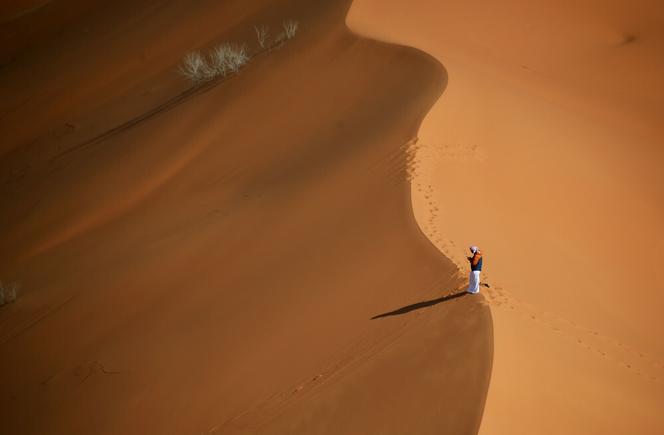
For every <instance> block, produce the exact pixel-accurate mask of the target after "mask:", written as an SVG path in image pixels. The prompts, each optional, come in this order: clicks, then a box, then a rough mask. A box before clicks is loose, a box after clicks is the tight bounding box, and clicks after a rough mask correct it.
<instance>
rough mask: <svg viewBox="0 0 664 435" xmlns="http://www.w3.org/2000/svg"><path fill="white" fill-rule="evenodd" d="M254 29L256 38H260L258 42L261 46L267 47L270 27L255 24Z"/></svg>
mask: <svg viewBox="0 0 664 435" xmlns="http://www.w3.org/2000/svg"><path fill="white" fill-rule="evenodd" d="M254 31H255V32H256V39H258V44H259V45H260V46H261V48H265V43H266V42H267V38H268V35H269V34H270V28H269V27H267V26H261V27H256V26H254Z"/></svg>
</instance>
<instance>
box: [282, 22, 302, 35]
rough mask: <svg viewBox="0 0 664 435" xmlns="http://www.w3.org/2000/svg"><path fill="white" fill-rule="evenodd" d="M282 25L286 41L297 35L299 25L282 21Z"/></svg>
mask: <svg viewBox="0 0 664 435" xmlns="http://www.w3.org/2000/svg"><path fill="white" fill-rule="evenodd" d="M282 25H283V27H284V34H285V36H286V39H293V37H294V36H295V34H296V33H297V30H298V28H299V27H300V23H298V22H297V21H295V20H287V21H284V22H283V24H282Z"/></svg>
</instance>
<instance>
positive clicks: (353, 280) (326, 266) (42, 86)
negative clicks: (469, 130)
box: [0, 0, 493, 435]
mask: <svg viewBox="0 0 664 435" xmlns="http://www.w3.org/2000/svg"><path fill="white" fill-rule="evenodd" d="M33 3H34V2H25V4H26V7H25V10H28V9H30V8H33V7H35V6H36V3H35V4H33ZM88 3H89V2H76V1H71V2H51V3H48V4H45V5H43V6H42V7H40V8H36V9H34V10H30V11H29V13H25V14H22V13H21V10H15V9H16V8H13V9H12V10H11V11H8V12H7V13H5V14H2V15H0V16H3V17H6V16H11V17H16V18H14V19H12V20H11V21H10V22H9V23H8V25H7V26H3V28H2V29H1V30H0V35H1V36H2V39H1V40H2V41H3V42H2V44H3V45H2V46H1V47H0V57H1V61H2V64H3V65H4V67H3V69H2V71H1V72H0V128H1V129H2V131H3V136H4V138H5V140H3V141H2V145H1V146H2V149H0V155H1V157H0V169H1V172H0V173H1V174H2V176H3V179H2V180H1V183H2V184H1V185H0V188H1V189H2V197H3V201H2V203H1V204H0V246H1V248H2V249H0V278H1V279H7V280H14V279H15V280H20V281H21V283H22V291H21V293H20V294H19V298H18V300H17V301H16V303H14V304H11V305H8V306H5V307H2V308H1V309H0V347H1V349H2V350H1V351H2V355H3V357H2V358H1V359H0V385H2V388H1V389H0V419H1V420H2V430H3V431H6V432H7V433H12V434H40V435H41V434H45V433H48V434H91V433H95V434H118V433H122V434H147V433H177V434H197V433H223V434H236V433H237V434H246V433H266V434H271V433H275V434H276V433H302V434H316V433H321V434H322V433H330V434H338V433H344V434H351V433H357V434H368V433H385V434H386V433H394V434H403V433H417V434H426V433H431V434H433V433H440V432H441V430H446V431H447V432H449V433H454V434H474V433H476V432H477V430H478V427H479V424H480V420H481V415H482V408H483V404H484V400H485V396H486V392H487V388H488V382H489V376H490V370H491V363H492V351H493V343H492V340H493V336H492V333H493V331H492V321H491V316H490V312H489V309H488V307H487V306H486V304H485V303H484V299H483V298H482V297H481V296H480V297H466V298H456V299H450V300H446V301H445V302H444V303H432V304H430V305H427V306H421V307H418V308H419V309H417V310H411V311H409V312H404V313H403V314H402V315H399V316H387V317H384V318H381V319H380V320H379V321H378V320H371V317H373V316H376V315H377V314H379V313H385V312H388V311H390V310H394V309H395V308H396V307H402V306H405V305H408V304H411V303H412V302H413V301H423V300H432V299H436V298H440V296H441V295H444V294H448V293H449V292H450V291H452V290H453V289H458V288H459V286H460V285H461V280H460V279H459V278H458V275H457V274H456V271H457V269H456V267H455V266H454V264H453V263H452V262H451V261H450V260H449V259H447V258H446V257H445V256H444V255H442V254H441V253H440V252H439V251H438V250H437V249H436V248H435V247H434V246H433V245H432V244H431V243H430V242H429V240H428V239H427V238H426V236H425V235H424V234H422V232H421V231H420V229H419V227H418V225H417V223H416V221H415V219H414V216H413V213H412V209H411V198H410V183H409V180H408V177H409V170H410V166H409V164H410V161H409V155H410V154H409V153H410V146H411V145H412V144H413V143H415V142H414V141H413V140H412V139H413V138H414V137H415V135H416V132H417V130H418V128H419V125H420V122H421V119H422V118H423V116H424V115H425V114H426V113H427V111H428V110H429V109H430V108H431V105H432V104H433V103H434V102H435V101H436V99H437V98H438V97H439V96H440V94H441V93H442V91H443V89H444V86H445V83H446V73H445V71H444V70H443V69H442V67H441V66H440V64H439V63H438V62H436V61H435V60H434V59H432V58H431V57H429V56H426V55H424V54H423V53H421V52H418V51H416V50H414V49H410V48H405V47H398V46H393V45H387V44H383V43H377V42H374V41H371V40H367V39H364V38H359V37H357V36H354V35H352V34H351V33H350V32H349V31H348V30H347V29H346V27H345V24H344V19H345V15H346V12H347V9H348V7H349V2H347V1H331V2H323V3H322V4H319V3H318V2H309V1H304V0H301V1H259V0H254V1H249V2H218V1H211V0H210V1H200V2H193V3H192V2H185V1H176V2H168V3H166V4H164V3H163V2H157V1H154V2H153V1H147V0H146V1H139V2H137V1H131V2H130V1H119V2H113V4H108V5H106V6H100V5H94V4H93V5H90V4H88ZM314 3H315V4H314ZM77 8H80V9H77ZM290 18H294V19H297V20H299V21H300V29H301V30H300V32H299V34H298V35H297V37H296V38H295V39H293V40H291V41H288V43H287V44H285V45H284V46H283V47H282V48H280V49H278V50H274V51H273V52H271V53H268V54H266V55H264V56H260V57H257V58H256V59H254V60H252V62H251V63H250V64H249V65H248V66H247V67H246V68H244V69H243V70H242V71H241V72H240V74H239V75H237V76H235V77H233V78H232V79H230V80H228V81H225V82H224V83H221V84H219V85H218V86H214V87H212V88H210V89H209V90H207V91H206V92H201V93H199V94H197V95H195V96H193V97H192V98H188V99H186V101H183V102H181V103H178V104H175V105H173V106H172V107H170V106H169V110H166V111H163V112H159V113H157V114H155V115H154V116H152V115H151V116H145V114H146V113H151V111H152V110H154V108H155V107H160V106H161V105H164V104H169V103H168V102H169V101H171V100H172V99H173V98H174V97H176V96H178V95H181V94H183V93H185V92H187V84H186V83H185V81H184V80H183V79H182V78H181V77H179V76H178V75H177V74H176V73H175V69H176V66H177V64H178V62H179V60H180V59H181V58H182V56H183V55H184V54H185V53H187V52H189V51H191V50H194V49H202V48H206V47H209V46H210V45H212V44H214V43H218V42H221V41H246V42H248V43H250V44H253V46H255V45H256V44H255V42H254V41H255V39H254V36H253V26H254V25H261V24H267V25H269V26H270V27H271V28H272V29H273V31H274V32H275V33H276V32H277V29H278V28H279V26H280V23H281V21H282V20H285V19H290ZM17 47H18V48H17ZM254 48H255V47H254ZM132 120H139V121H140V122H132ZM118 126H129V127H128V128H121V129H117V127H118ZM114 129H115V130H114ZM109 131H113V134H106V133H107V132H109ZM95 138H100V139H96V140H92V139H95ZM409 144H410V145H409ZM56 157H57V158H56ZM440 302H442V301H440Z"/></svg>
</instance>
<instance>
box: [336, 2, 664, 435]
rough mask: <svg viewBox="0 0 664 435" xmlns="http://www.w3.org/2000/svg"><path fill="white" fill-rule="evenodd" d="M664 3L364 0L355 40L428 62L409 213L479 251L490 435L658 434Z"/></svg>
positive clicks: (448, 250)
mask: <svg viewBox="0 0 664 435" xmlns="http://www.w3.org/2000/svg"><path fill="white" fill-rule="evenodd" d="M663 22H664V9H663V8H662V7H661V5H660V4H659V3H658V2H654V1H638V2H609V3H606V2H599V1H592V0H588V1H581V2H568V1H562V2H548V3H546V4H542V3H533V2H525V1H508V2H500V3H499V2H493V3H491V2H480V1H471V2H447V1H446V2H432V1H426V0H419V1H415V2H402V1H373V0H359V1H356V2H354V3H353V8H352V9H351V11H350V13H349V17H348V23H349V26H350V27H351V29H353V30H354V31H357V32H359V33H361V34H364V35H367V36H369V37H372V38H377V39H382V40H386V41H390V42H395V43H404V44H408V45H412V46H414V47H416V48H419V49H422V50H424V51H426V52H428V53H430V54H432V55H433V56H435V57H436V58H437V59H438V60H439V61H440V62H441V63H442V64H443V65H444V66H445V68H446V70H447V71H448V75H449V82H448V86H447V88H446V90H445V93H444V94H443V96H442V98H441V99H440V100H439V101H438V103H437V104H436V105H435V106H434V107H433V109H432V111H431V112H430V113H429V114H428V115H427V118H426V119H425V121H424V123H423V125H422V128H421V129H420V133H419V137H420V141H419V142H418V149H417V154H416V156H415V158H414V166H416V170H415V171H414V174H415V176H414V180H413V204H414V209H415V214H416V217H417V220H418V222H419V223H420V226H421V227H422V228H423V230H424V231H425V232H426V233H427V235H428V236H429V238H430V239H431V240H432V241H433V242H434V243H436V245H437V246H438V247H439V249H440V250H441V251H442V252H444V253H445V254H446V255H447V256H448V257H450V258H452V259H453V260H455V262H457V263H458V264H459V265H463V262H464V260H463V256H464V255H465V252H464V250H465V249H466V248H465V247H466V246H468V244H469V243H475V244H478V245H480V247H482V248H483V250H484V253H485V256H486V265H487V267H486V273H485V278H486V280H487V281H488V282H490V283H491V284H492V288H491V289H490V290H488V291H486V294H487V296H488V298H489V299H490V302H491V307H492V313H493V315H494V322H495V325H494V326H495V339H496V341H495V361H494V370H493V373H492V381H491V386H490V389H489V395H488V399H487V405H486V412H485V415H484V419H483V423H482V429H481V431H480V433H486V434H493V433H500V434H503V433H504V434H521V433H538V434H548V433H551V434H560V433H565V434H575V433H578V434H589V433H602V434H613V433H615V434H618V433H620V434H622V433H640V434H658V433H662V432H663V431H664V417H663V414H662V412H661V410H662V409H664V389H663V388H662V382H663V381H664V347H663V342H662V340H661V335H662V332H664V323H662V318H661V315H660V314H659V311H660V310H661V307H662V304H663V302H664V296H662V295H664V291H663V290H664V287H663V286H662V283H661V282H660V280H659V279H658V278H657V277H656V273H657V271H658V270H659V269H660V266H659V265H660V264H661V263H662V260H664V258H663V254H662V252H663V251H662V249H661V247H662V246H663V244H664V231H662V230H661V223H662V222H663V221H664V219H663V218H664V209H663V208H662V204H664V201H663V199H664V190H663V189H664V178H663V177H664V175H663V173H662V171H661V170H660V167H661V165H662V161H663V157H664V156H663V152H664V151H663V149H662V146H661V145H662V140H663V139H664V130H663V129H662V126H663V125H664V123H663V121H664V119H662V117H663V116H664V112H662V110H661V107H662V102H663V101H664V87H663V86H662V79H661V78H662V77H663V76H664V60H663V58H662V56H661V55H660V53H661V51H662V47H663V46H664V33H663V30H662V29H664V26H662V23H663Z"/></svg>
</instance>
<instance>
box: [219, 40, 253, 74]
mask: <svg viewBox="0 0 664 435" xmlns="http://www.w3.org/2000/svg"><path fill="white" fill-rule="evenodd" d="M248 61H249V55H248V54H247V48H246V47H245V46H244V45H237V44H229V43H225V44H222V45H220V46H218V47H215V48H214V49H213V50H212V52H211V53H210V68H211V69H212V71H213V73H214V76H215V77H217V76H221V77H225V76H226V75H228V74H229V73H232V72H238V71H239V70H240V68H241V67H242V66H243V65H244V64H246V63H247V62H248Z"/></svg>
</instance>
